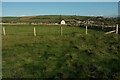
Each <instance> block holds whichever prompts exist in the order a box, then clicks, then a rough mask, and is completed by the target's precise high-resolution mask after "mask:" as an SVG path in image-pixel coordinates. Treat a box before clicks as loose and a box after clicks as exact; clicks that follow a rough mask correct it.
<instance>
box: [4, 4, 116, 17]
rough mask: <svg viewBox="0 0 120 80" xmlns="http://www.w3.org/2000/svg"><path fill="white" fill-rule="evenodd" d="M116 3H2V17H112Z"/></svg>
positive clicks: (114, 14)
mask: <svg viewBox="0 0 120 80" xmlns="http://www.w3.org/2000/svg"><path fill="white" fill-rule="evenodd" d="M117 13H118V3H117V2H3V3H2V16H34V15H80V16H105V17H114V16H117V15H118V14H117Z"/></svg>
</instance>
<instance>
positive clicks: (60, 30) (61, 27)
mask: <svg viewBox="0 0 120 80" xmlns="http://www.w3.org/2000/svg"><path fill="white" fill-rule="evenodd" d="M60 35H61V36H62V26H61V27H60Z"/></svg>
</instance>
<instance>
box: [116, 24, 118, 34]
mask: <svg viewBox="0 0 120 80" xmlns="http://www.w3.org/2000/svg"><path fill="white" fill-rule="evenodd" d="M116 34H118V24H117V26H116Z"/></svg>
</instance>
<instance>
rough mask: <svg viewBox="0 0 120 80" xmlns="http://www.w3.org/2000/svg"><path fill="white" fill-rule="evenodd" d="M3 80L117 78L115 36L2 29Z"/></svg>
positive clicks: (54, 29) (74, 29)
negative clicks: (5, 79)
mask: <svg viewBox="0 0 120 80" xmlns="http://www.w3.org/2000/svg"><path fill="white" fill-rule="evenodd" d="M5 27H6V30H7V31H6V32H7V36H3V77H4V78H13V77H16V78H18V77H21V78H109V79H112V78H118V79H119V78H120V68H119V67H120V64H119V62H120V58H119V57H120V53H118V52H120V50H119V47H120V44H119V43H118V36H120V35H116V34H111V35H104V32H99V31H94V30H88V33H89V34H88V35H85V29H83V28H77V27H67V26H64V27H63V36H62V37H61V36H60V33H59V30H60V26H45V25H44V26H42V25H41V26H35V27H36V29H37V35H38V36H37V37H33V27H34V26H5Z"/></svg>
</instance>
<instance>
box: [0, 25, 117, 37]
mask: <svg viewBox="0 0 120 80" xmlns="http://www.w3.org/2000/svg"><path fill="white" fill-rule="evenodd" d="M93 28H94V27H93V26H91V27H89V26H88V25H86V26H85V34H86V35H87V34H88V29H93ZM99 28H101V29H102V30H107V31H108V30H112V31H109V32H106V33H105V34H110V33H113V32H116V34H118V33H119V27H118V24H117V25H116V28H115V27H114V28H107V29H106V28H103V27H99ZM99 28H97V27H96V29H99ZM94 29H95V28H94ZM114 29H116V30H114ZM2 30H3V35H4V36H6V35H7V33H6V29H5V27H4V26H3V29H2ZM59 30H60V31H59V32H60V35H61V36H62V35H63V27H62V26H61V27H60V29H59ZM99 30H100V29H99ZM33 35H34V36H37V31H36V27H33Z"/></svg>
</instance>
